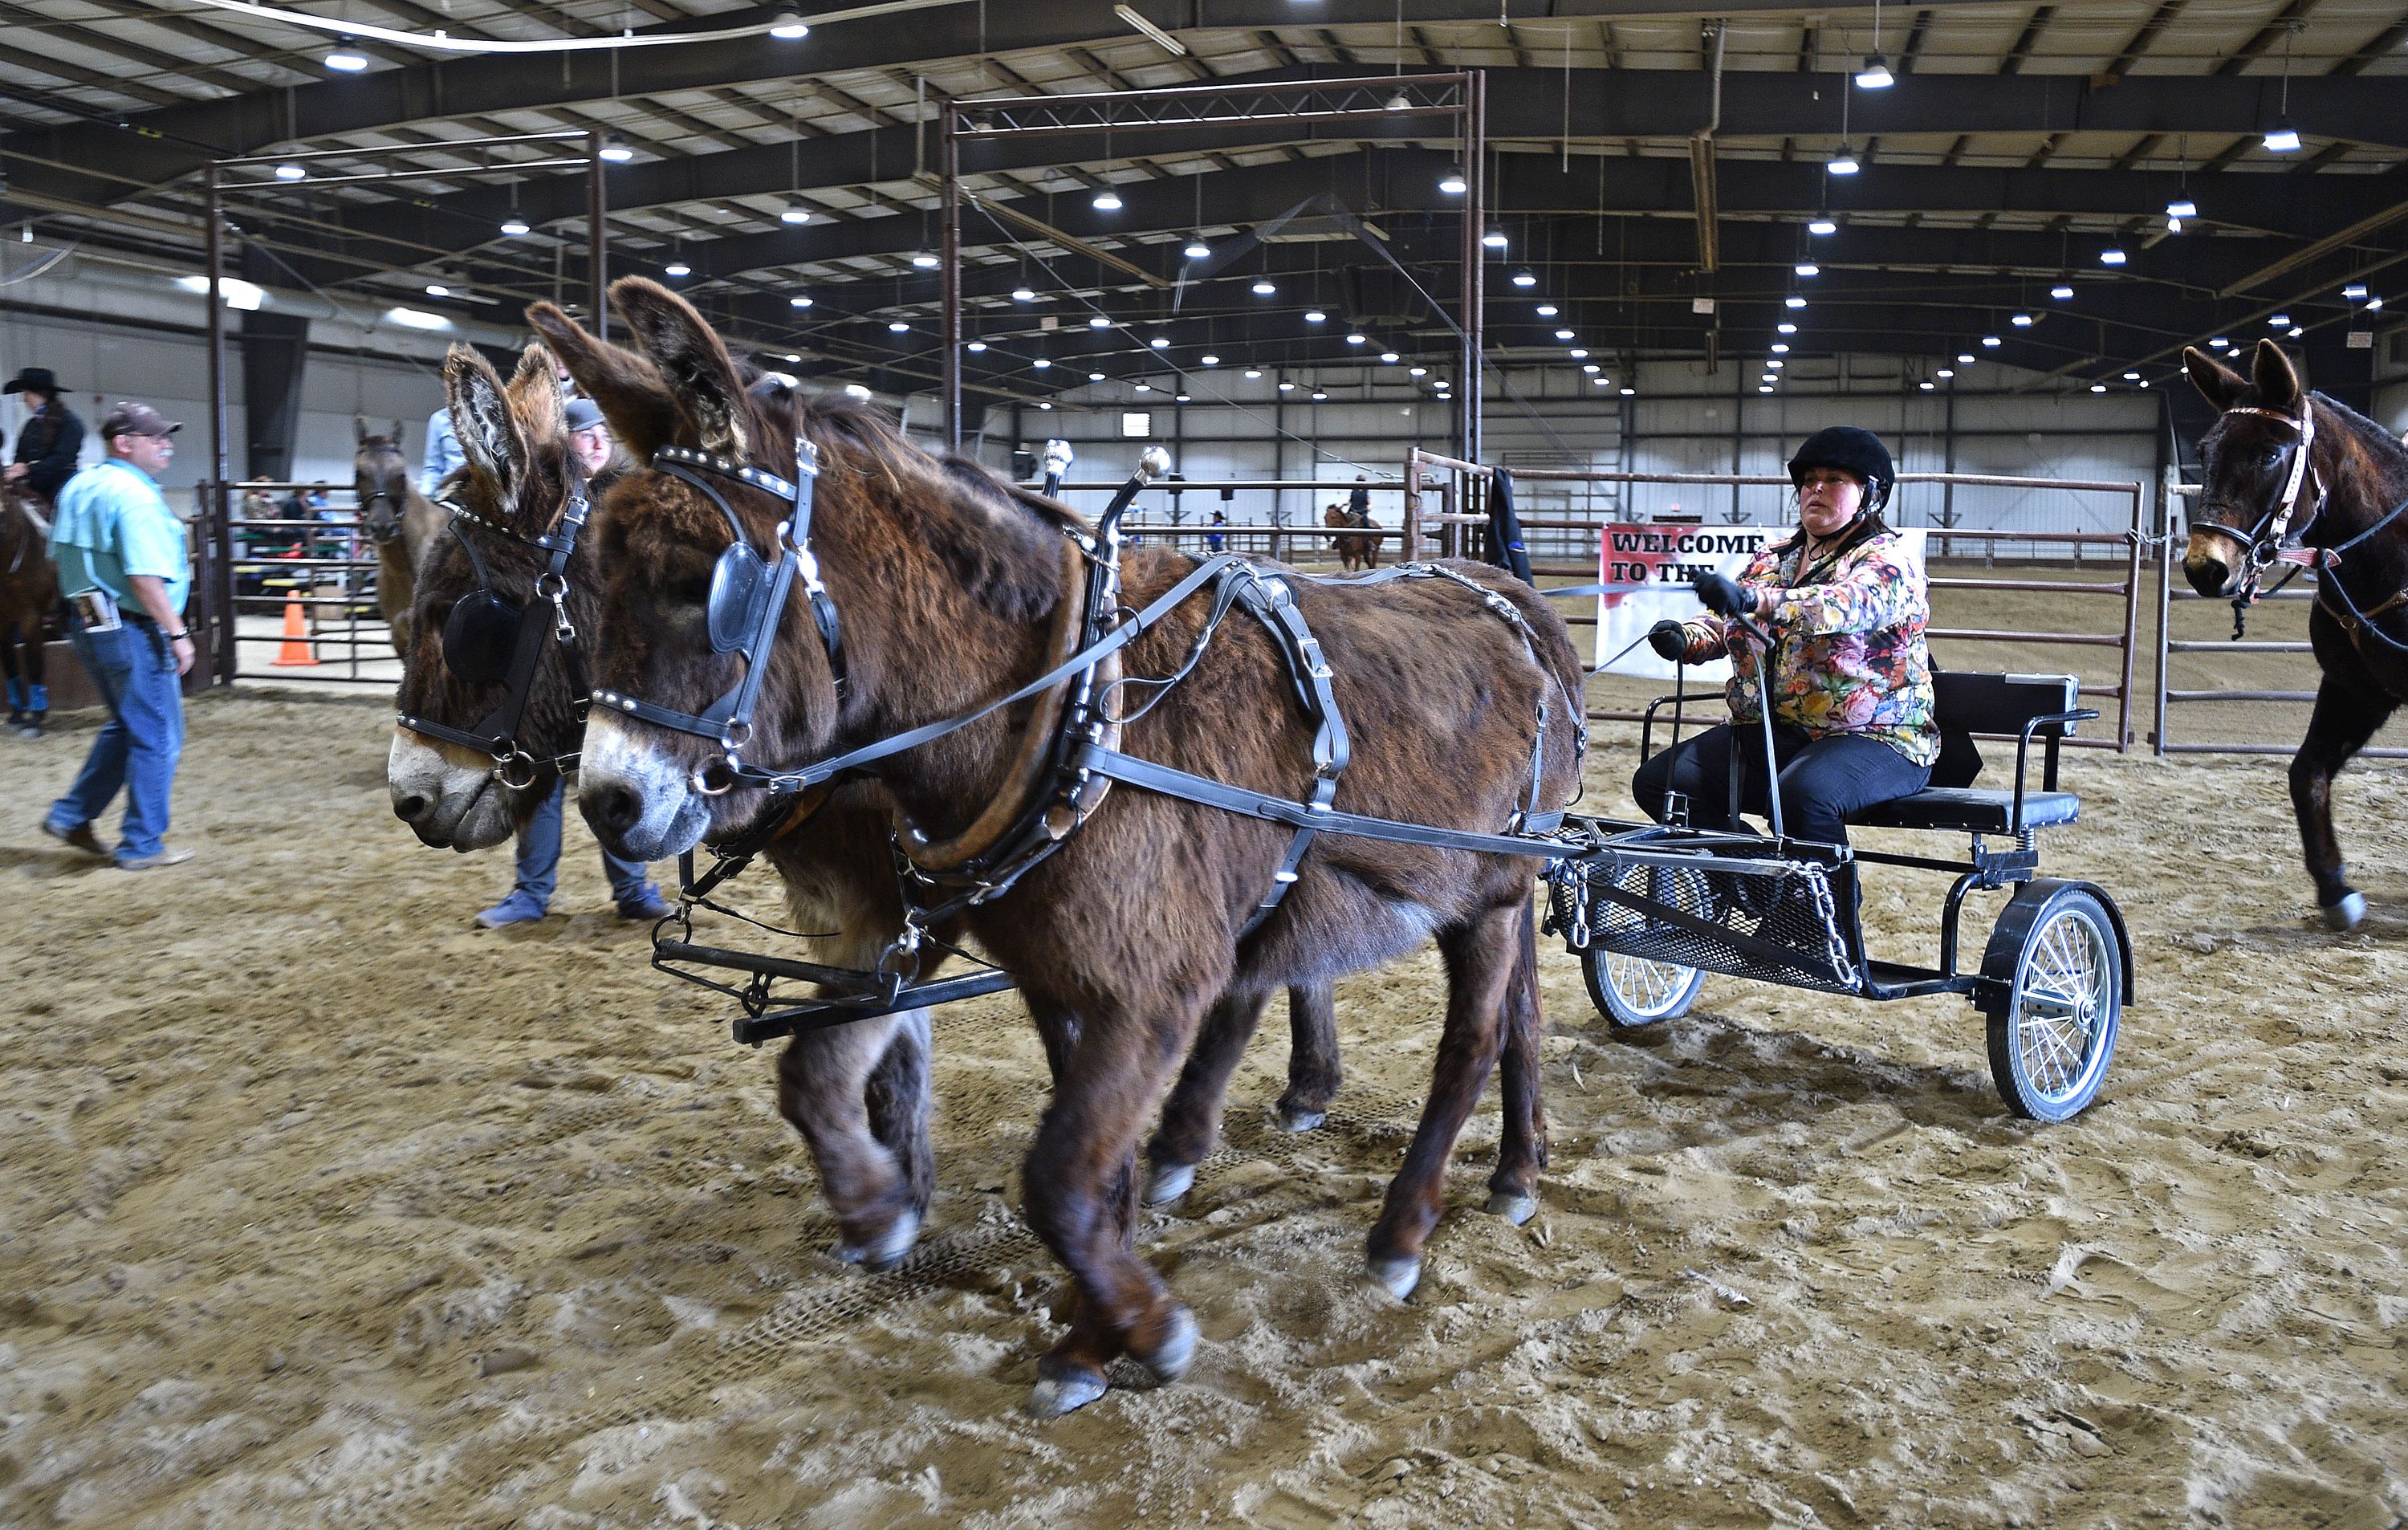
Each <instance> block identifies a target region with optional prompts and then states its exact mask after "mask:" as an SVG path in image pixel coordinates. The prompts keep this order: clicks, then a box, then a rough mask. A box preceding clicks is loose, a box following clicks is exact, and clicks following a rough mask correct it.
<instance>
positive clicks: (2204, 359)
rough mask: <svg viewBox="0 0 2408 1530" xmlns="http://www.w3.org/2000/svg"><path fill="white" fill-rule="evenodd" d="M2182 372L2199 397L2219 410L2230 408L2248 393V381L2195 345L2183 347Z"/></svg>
mask: <svg viewBox="0 0 2408 1530" xmlns="http://www.w3.org/2000/svg"><path fill="white" fill-rule="evenodd" d="M2183 370H2184V371H2186V372H2187V373H2189V374H2190V382H2191V386H2192V387H2194V388H2197V389H2198V390H2199V392H2200V396H2201V397H2203V398H2205V399H2206V400H2207V401H2208V402H2209V403H2210V404H2213V405H2214V406H2215V407H2216V408H2219V409H2229V408H2232V406H2233V404H2234V402H2235V401H2237V400H2238V399H2239V398H2240V397H2241V395H2242V394H2243V393H2246V392H2248V391H2249V379H2247V378H2244V377H2243V376H2242V375H2241V374H2240V373H2238V372H2236V371H2234V370H2233V369H2232V368H2231V367H2229V366H2227V365H2224V364H2223V363H2222V362H2220V361H2217V360H2216V359H2215V358H2214V356H2211V355H2209V354H2208V353H2207V352H2206V351H2204V350H2200V348H2199V347H2197V346H2195V345H2186V346H2185V347H2183Z"/></svg>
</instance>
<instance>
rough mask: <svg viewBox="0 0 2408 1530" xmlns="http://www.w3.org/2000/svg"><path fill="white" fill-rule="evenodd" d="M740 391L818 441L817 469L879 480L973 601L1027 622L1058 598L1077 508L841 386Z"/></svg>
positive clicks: (1079, 521)
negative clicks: (936, 446) (921, 441)
mask: <svg viewBox="0 0 2408 1530" xmlns="http://www.w3.org/2000/svg"><path fill="white" fill-rule="evenodd" d="M749 392H750V393H751V394H752V397H753V402H754V404H755V406H756V407H757V408H760V409H761V410H762V412H763V414H764V416H765V417H766V422H767V423H769V424H771V425H772V426H775V427H779V428H782V429H785V430H788V431H795V432H799V433H800V434H801V435H802V436H804V437H805V438H806V439H808V440H809V441H810V443H811V444H812V445H813V446H816V447H818V448H819V450H820V457H821V461H822V464H823V465H824V468H825V467H828V466H833V467H835V468H837V469H838V470H839V474H840V475H841V476H842V477H845V478H850V479H854V480H855V481H857V482H858V483H859V484H860V485H861V486H862V487H863V488H865V489H867V491H868V492H869V493H872V494H873V495H876V494H877V493H878V491H879V489H880V487H881V486H882V487H883V488H884V489H885V491H886V493H887V496H888V502H889V503H890V504H908V505H909V506H910V507H911V510H912V513H913V514H914V515H916V516H917V517H919V518H920V519H921V521H922V522H923V524H922V526H921V530H922V531H923V533H924V535H925V537H926V539H927V542H928V544H929V545H930V546H931V547H932V548H933V549H935V551H937V552H938V554H939V556H940V557H942V558H943V560H944V561H945V563H946V564H947V565H948V566H950V567H951V568H952V569H953V572H954V574H955V575H957V576H958V577H959V578H960V579H961V581H962V584H963V586H964V588H965V589H966V590H967V591H968V593H969V594H970V595H971V596H972V597H973V598H974V599H976V600H977V601H978V603H979V604H980V605H981V606H982V607H983V608H986V609H988V610H990V611H992V612H994V613H995V614H996V615H997V616H999V617H1002V618H1004V619H1005V620H1007V621H1011V622H1031V621H1035V620H1037V619H1039V618H1040V617H1043V616H1045V615H1046V614H1047V613H1049V612H1051V611H1052V610H1053V609H1054V604H1055V602H1057V601H1058V600H1059V599H1061V598H1062V586H1061V567H1062V565H1061V557H1060V549H1061V545H1062V538H1063V536H1064V535H1065V534H1068V533H1073V532H1079V533H1083V532H1084V531H1086V530H1087V522H1086V521H1085V520H1084V519H1083V518H1082V517H1081V516H1080V515H1079V514H1078V512H1076V511H1074V510H1072V509H1071V508H1068V506H1066V505H1063V504H1061V503H1060V502H1059V501H1056V500H1052V499H1048V498H1046V497H1045V496H1044V495H1042V494H1039V493H1033V492H1031V491H1029V490H1026V489H1023V488H1021V487H1019V486H1018V485H1016V484H1013V483H1011V482H1008V481H1006V480H1005V479H1003V478H1002V477H1001V476H999V475H998V474H996V472H995V470H994V469H992V468H990V467H988V466H987V465H984V464H983V463H981V462H979V461H977V460H976V459H975V458H971V457H968V456H964V455H963V454H961V453H960V452H956V451H946V452H942V453H939V452H931V451H928V450H925V449H923V448H922V447H920V446H919V445H918V444H916V443H915V442H913V441H912V440H910V437H908V436H905V435H904V434H903V432H902V429H901V428H900V427H899V426H897V425H896V422H894V420H893V419H892V418H891V417H890V416H889V415H888V414H887V413H886V412H885V411H884V410H883V409H881V408H877V407H876V406H875V405H871V404H867V403H865V402H863V401H861V400H859V399H855V398H853V397H851V396H849V395H847V394H843V393H797V392H796V391H794V390H791V389H787V388H782V387H780V388H756V389H752V390H749ZM781 416H782V418H781Z"/></svg>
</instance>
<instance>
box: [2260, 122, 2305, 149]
mask: <svg viewBox="0 0 2408 1530" xmlns="http://www.w3.org/2000/svg"><path fill="white" fill-rule="evenodd" d="M2299 147H2300V130H2299V129H2298V128H2296V127H2293V126H2292V125H2291V120H2290V119H2289V118H2287V117H2277V118H2275V119H2274V125H2273V126H2272V127H2270V128H2268V129H2267V130H2266V150H2267V152H2269V153H2272V154H2288V153H2291V152H2293V151H2294V150H2297V149H2298V148H2299Z"/></svg>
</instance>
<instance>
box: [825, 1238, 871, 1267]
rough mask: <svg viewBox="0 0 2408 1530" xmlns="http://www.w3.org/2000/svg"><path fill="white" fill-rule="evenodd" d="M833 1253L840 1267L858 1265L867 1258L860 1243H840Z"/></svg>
mask: <svg viewBox="0 0 2408 1530" xmlns="http://www.w3.org/2000/svg"><path fill="white" fill-rule="evenodd" d="M833 1252H834V1253H835V1254H836V1262H837V1263H838V1264H839V1265H858V1264H860V1263H861V1262H862V1260H863V1259H864V1258H866V1257H867V1254H866V1252H865V1251H864V1250H863V1249H862V1246H861V1245H860V1244H858V1243H839V1244H838V1245H837V1246H836V1248H835V1249H834V1250H833Z"/></svg>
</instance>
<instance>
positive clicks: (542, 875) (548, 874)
mask: <svg viewBox="0 0 2408 1530" xmlns="http://www.w3.org/2000/svg"><path fill="white" fill-rule="evenodd" d="M566 795H567V783H566V781H557V780H556V781H554V782H552V795H550V796H548V797H546V798H544V799H543V804H542V806H540V807H538V808H536V810H535V817H533V818H531V819H529V820H527V825H526V827H525V828H523V829H521V830H520V831H519V864H518V882H517V885H516V888H515V891H518V892H521V893H524V894H528V895H529V896H531V897H533V898H534V899H535V900H536V902H538V903H540V904H542V905H543V906H544V907H546V908H550V907H551V906H552V891H553V890H554V889H555V888H557V887H558V886H559V885H560V824H561V819H562V817H563V816H564V815H563V813H562V810H561V806H562V799H563V798H564V797H566ZM602 869H603V871H604V872H605V873H607V874H608V875H609V878H610V895H611V897H613V898H615V899H617V900H618V901H619V902H621V903H624V902H626V901H627V900H628V899H629V898H636V897H641V896H642V895H643V894H645V892H646V891H648V890H649V889H650V888H651V887H652V881H651V879H650V877H649V875H648V873H649V872H650V871H651V869H652V868H651V867H649V866H647V865H645V864H644V863H643V862H641V861H623V860H621V859H619V858H618V857H617V856H615V855H613V854H611V853H610V852H609V851H607V850H606V851H602Z"/></svg>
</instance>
